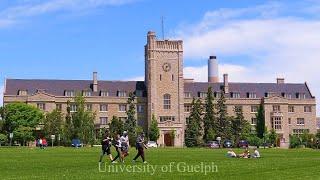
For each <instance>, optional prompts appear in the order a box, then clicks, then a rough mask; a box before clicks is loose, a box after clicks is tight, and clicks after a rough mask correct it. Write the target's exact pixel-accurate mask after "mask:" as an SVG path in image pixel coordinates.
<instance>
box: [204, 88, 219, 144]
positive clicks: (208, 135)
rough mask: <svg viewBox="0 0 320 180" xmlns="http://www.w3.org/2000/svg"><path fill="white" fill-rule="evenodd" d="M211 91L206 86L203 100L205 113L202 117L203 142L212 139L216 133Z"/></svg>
mask: <svg viewBox="0 0 320 180" xmlns="http://www.w3.org/2000/svg"><path fill="white" fill-rule="evenodd" d="M213 100H214V98H213V93H212V87H209V88H208V93H207V97H206V102H205V115H204V117H203V128H204V136H203V139H204V140H205V142H207V141H209V140H213V139H214V136H215V134H216V128H215V124H216V113H215V110H214V104H213Z"/></svg>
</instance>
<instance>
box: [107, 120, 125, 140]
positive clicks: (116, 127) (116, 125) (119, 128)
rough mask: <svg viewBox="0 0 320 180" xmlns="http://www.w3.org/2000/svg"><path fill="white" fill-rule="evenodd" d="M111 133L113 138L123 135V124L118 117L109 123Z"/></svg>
mask: <svg viewBox="0 0 320 180" xmlns="http://www.w3.org/2000/svg"><path fill="white" fill-rule="evenodd" d="M109 131H110V134H111V136H115V135H116V134H121V133H122V132H123V122H122V121H121V120H119V118H118V117H117V116H113V117H112V120H111V122H110V123H109Z"/></svg>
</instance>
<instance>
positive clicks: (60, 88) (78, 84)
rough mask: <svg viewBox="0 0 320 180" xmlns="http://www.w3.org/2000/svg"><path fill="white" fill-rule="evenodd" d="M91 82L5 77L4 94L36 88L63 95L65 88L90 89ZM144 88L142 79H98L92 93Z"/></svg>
mask: <svg viewBox="0 0 320 180" xmlns="http://www.w3.org/2000/svg"><path fill="white" fill-rule="evenodd" d="M92 83H93V81H92V80H38V79H7V80H6V86H5V87H6V89H5V93H4V95H17V94H18V91H19V90H27V92H28V94H29V95H31V94H34V93H36V92H37V90H45V92H46V93H48V94H52V95H55V96H64V93H65V91H66V90H73V91H80V92H81V91H84V90H87V91H92ZM145 89H146V88H145V85H144V82H143V81H98V92H95V93H93V95H99V92H100V91H108V93H109V96H116V95H117V92H118V91H126V92H134V91H136V90H142V91H145ZM144 94H145V93H144Z"/></svg>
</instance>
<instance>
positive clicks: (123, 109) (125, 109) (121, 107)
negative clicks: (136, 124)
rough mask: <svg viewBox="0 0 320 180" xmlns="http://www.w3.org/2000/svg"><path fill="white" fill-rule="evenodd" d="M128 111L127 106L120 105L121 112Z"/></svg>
mask: <svg viewBox="0 0 320 180" xmlns="http://www.w3.org/2000/svg"><path fill="white" fill-rule="evenodd" d="M126 111H127V105H125V104H119V112H126Z"/></svg>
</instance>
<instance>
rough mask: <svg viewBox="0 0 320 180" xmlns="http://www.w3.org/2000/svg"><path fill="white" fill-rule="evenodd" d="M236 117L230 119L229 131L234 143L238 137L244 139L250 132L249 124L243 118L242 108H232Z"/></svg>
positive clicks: (237, 140)
mask: <svg viewBox="0 0 320 180" xmlns="http://www.w3.org/2000/svg"><path fill="white" fill-rule="evenodd" d="M234 111H235V114H236V117H232V118H230V119H231V131H232V136H233V139H234V141H235V144H238V142H239V141H240V139H246V137H248V136H249V134H250V124H249V123H248V121H246V120H245V119H244V116H243V111H242V108H240V107H238V108H235V109H234Z"/></svg>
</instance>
